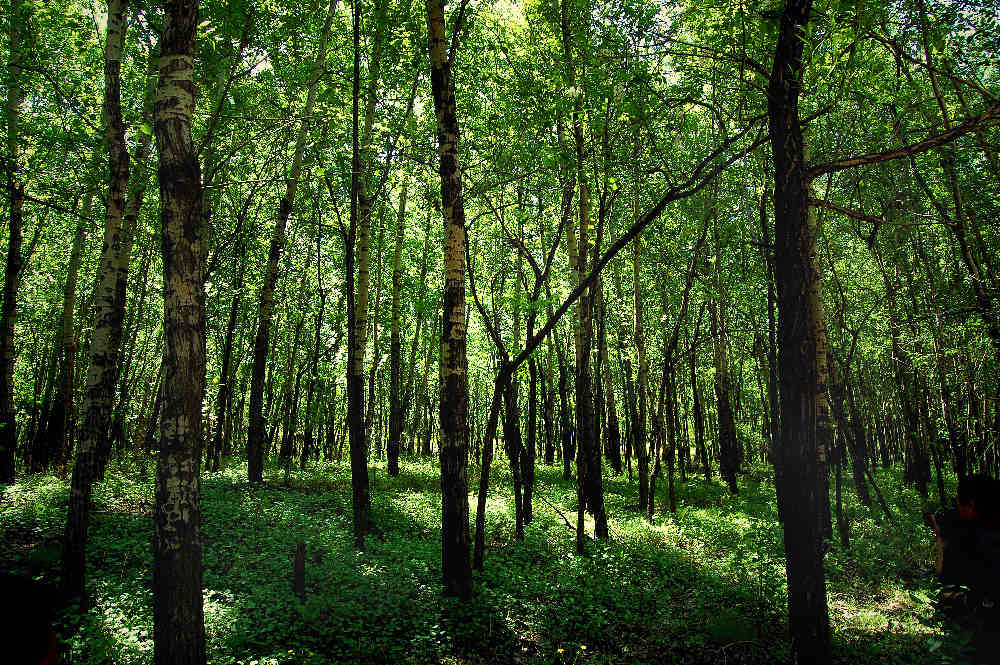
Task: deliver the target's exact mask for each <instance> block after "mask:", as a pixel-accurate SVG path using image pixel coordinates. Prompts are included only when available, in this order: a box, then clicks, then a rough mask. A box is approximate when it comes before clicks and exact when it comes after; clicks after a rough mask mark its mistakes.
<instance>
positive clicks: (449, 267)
mask: <svg viewBox="0 0 1000 665" xmlns="http://www.w3.org/2000/svg"><path fill="white" fill-rule="evenodd" d="M455 30H461V25H456V27H455ZM427 31H428V48H429V51H430V61H431V89H432V91H433V95H434V110H435V112H436V114H437V139H438V168H439V173H440V177H441V209H442V211H443V216H444V239H445V240H444V272H445V282H444V298H443V306H444V312H443V315H442V333H441V378H440V389H441V392H440V394H441V407H440V414H441V416H440V417H441V446H440V458H441V504H442V505H441V509H442V515H441V527H442V528H441V568H442V575H443V578H444V591H445V593H446V594H447V595H454V596H458V597H460V598H462V599H463V600H464V599H468V598H469V597H471V595H472V567H471V565H470V561H469V545H470V537H469V485H468V480H467V478H466V465H467V454H468V448H469V429H468V409H469V385H468V361H467V358H466V315H465V247H466V242H467V239H466V237H465V202H464V198H463V195H462V177H461V171H460V167H459V160H458V144H459V126H458V115H457V110H456V104H455V84H454V80H453V79H452V73H451V60H450V58H449V57H448V53H447V47H446V45H447V37H446V35H445V19H444V4H443V0H427Z"/></svg>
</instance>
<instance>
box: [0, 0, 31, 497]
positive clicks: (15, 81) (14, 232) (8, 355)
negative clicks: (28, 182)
mask: <svg viewBox="0 0 1000 665" xmlns="http://www.w3.org/2000/svg"><path fill="white" fill-rule="evenodd" d="M30 8H31V5H30V4H29V3H28V2H27V1H26V0H11V3H10V17H11V18H10V40H9V44H10V60H9V61H8V64H7V68H8V81H9V84H8V87H7V105H6V109H5V110H6V115H7V137H6V138H7V149H6V151H5V152H6V153H7V154H6V162H7V164H6V170H7V191H8V192H10V222H9V224H8V227H7V228H8V237H7V262H6V264H5V266H4V282H3V309H2V311H0V316H2V319H3V323H2V325H0V483H12V482H14V450H15V448H17V411H16V408H15V406H14V324H15V322H16V320H17V287H18V284H19V282H20V278H21V267H22V264H23V258H24V257H22V256H21V245H22V241H23V237H22V232H23V227H24V216H23V210H24V185H23V184H22V183H19V182H17V177H18V175H19V174H18V170H19V168H20V165H21V153H20V149H21V136H20V110H21V103H22V102H23V101H24V87H23V83H22V78H23V77H24V70H23V69H22V68H21V62H20V61H21V60H22V59H26V58H27V57H28V56H27V54H26V53H23V52H22V49H23V48H24V45H25V43H26V42H28V41H29V37H28V35H27V32H28V18H29V15H30Z"/></svg>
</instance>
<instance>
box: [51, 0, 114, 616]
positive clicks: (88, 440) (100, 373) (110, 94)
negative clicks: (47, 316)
mask: <svg viewBox="0 0 1000 665" xmlns="http://www.w3.org/2000/svg"><path fill="white" fill-rule="evenodd" d="M127 11H128V3H127V0H111V2H110V3H109V4H108V22H107V33H106V38H105V39H106V43H105V61H104V118H103V119H104V130H105V141H106V143H107V146H108V166H109V170H110V181H109V185H108V196H107V213H106V216H105V225H104V244H103V248H102V251H101V262H100V266H99V268H98V277H97V290H96V293H95V294H94V318H95V322H94V333H93V338H92V339H91V342H90V366H89V369H88V370H87V387H86V390H85V396H84V402H83V407H82V408H83V423H82V425H81V427H80V435H79V442H78V444H77V454H76V465H75V466H74V468H73V478H72V481H71V482H70V500H69V512H68V514H67V519H66V530H65V538H64V542H63V556H62V582H63V590H64V592H65V593H66V595H67V596H68V597H80V598H84V597H85V589H84V579H85V572H84V571H85V552H86V547H87V527H88V522H89V515H90V498H91V492H92V490H93V482H94V478H95V477H98V476H100V467H101V466H103V462H104V461H105V460H106V459H107V454H108V452H109V451H108V450H107V449H108V447H109V446H110V441H109V437H108V432H109V431H110V429H111V410H112V407H113V406H114V400H115V388H116V386H117V383H118V370H119V366H118V353H119V349H120V346H121V337H122V321H123V320H124V316H125V288H126V285H127V282H128V261H127V260H125V261H122V259H121V254H123V253H124V252H125V251H126V249H130V248H131V240H130V239H128V238H125V237H123V236H124V235H126V233H128V229H124V230H123V228H122V218H123V217H124V215H125V202H126V201H125V199H126V194H127V188H128V179H129V166H130V156H129V153H128V150H127V148H126V146H125V122H124V120H123V118H122V107H121V60H122V43H123V41H124V38H125V29H126V21H125V15H126V13H127Z"/></svg>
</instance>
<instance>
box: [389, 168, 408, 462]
mask: <svg viewBox="0 0 1000 665" xmlns="http://www.w3.org/2000/svg"><path fill="white" fill-rule="evenodd" d="M408 185H409V181H407V180H406V179H405V178H404V180H403V191H402V192H401V193H400V196H399V216H398V218H397V220H396V248H395V250H394V251H393V253H392V331H391V332H390V333H389V441H388V443H387V444H386V457H388V472H389V475H390V476H393V477H395V476H398V475H399V441H400V438H401V437H402V435H403V403H402V400H401V399H400V397H401V396H400V388H401V385H400V384H401V382H402V368H401V367H400V361H401V360H402V346H401V343H400V336H399V328H400V305H399V293H400V289H401V288H402V284H403V263H402V256H403V231H404V228H405V226H406V194H407V186H408Z"/></svg>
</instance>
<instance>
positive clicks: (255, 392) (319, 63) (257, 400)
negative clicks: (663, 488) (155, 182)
mask: <svg viewBox="0 0 1000 665" xmlns="http://www.w3.org/2000/svg"><path fill="white" fill-rule="evenodd" d="M336 6H337V0H330V5H329V8H328V9H327V13H326V22H325V23H324V24H323V32H322V34H321V35H320V40H319V51H317V53H316V61H315V64H314V67H313V69H314V71H313V74H312V78H311V79H310V81H309V88H308V91H307V93H306V105H305V108H304V109H303V111H302V124H301V125H299V133H298V136H297V137H296V140H295V152H294V153H293V154H292V163H291V166H290V167H289V169H288V176H287V180H286V181H285V195H284V196H283V197H282V199H281V202H280V203H279V204H278V219H277V221H276V222H275V225H274V233H273V234H272V236H271V244H270V247H269V249H268V254H267V268H266V269H265V272H264V284H263V286H262V287H261V291H260V304H259V306H258V308H257V335H256V337H255V338H254V345H253V366H252V368H251V371H250V429H249V431H248V432H247V475H248V478H249V481H250V484H251V485H258V484H260V483H262V482H264V452H265V445H266V444H265V431H266V427H267V419H266V414H265V413H264V375H265V373H266V369H267V354H268V350H269V349H270V346H271V323H272V318H273V314H274V287H275V285H276V284H277V282H278V263H279V260H280V259H281V250H282V248H283V247H284V244H285V227H286V226H287V225H288V218H289V217H290V216H291V214H292V208H293V207H294V205H295V193H296V191H297V189H298V184H299V173H300V171H301V169H302V157H303V154H304V153H305V147H306V139H307V138H308V133H309V120H310V118H311V116H312V111H313V105H314V104H315V100H316V86H317V84H318V83H319V80H320V78H321V77H322V75H323V74H324V71H325V70H324V63H325V62H326V45H327V41H328V40H329V37H330V27H331V25H332V23H333V15H334V12H335V10H336ZM366 477H367V476H366Z"/></svg>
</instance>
